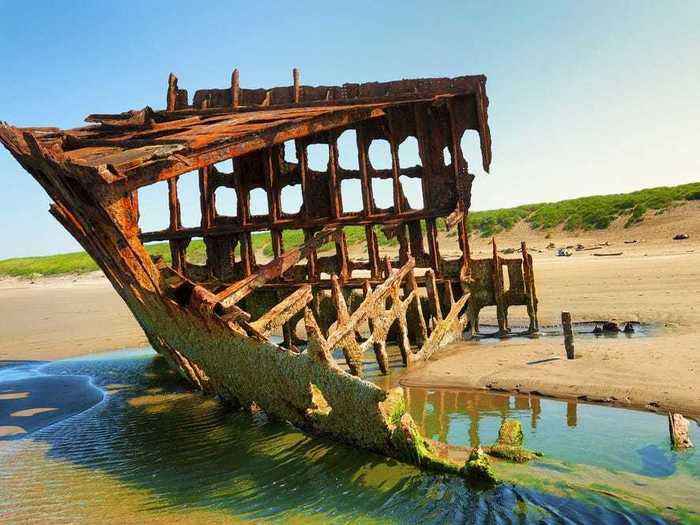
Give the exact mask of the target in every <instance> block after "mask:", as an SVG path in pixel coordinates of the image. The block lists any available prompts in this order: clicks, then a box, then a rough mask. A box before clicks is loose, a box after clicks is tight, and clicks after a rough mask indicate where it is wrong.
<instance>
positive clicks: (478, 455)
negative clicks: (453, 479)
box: [461, 447, 498, 487]
mask: <svg viewBox="0 0 700 525" xmlns="http://www.w3.org/2000/svg"><path fill="white" fill-rule="evenodd" d="M461 473H462V476H463V477H464V478H465V479H467V480H468V481H471V482H473V483H475V484H476V485H481V486H484V487H490V486H494V485H496V483H498V480H497V479H496V475H495V474H494V472H493V470H492V468H491V463H490V462H489V458H488V456H487V455H486V453H485V452H484V451H483V450H482V449H481V447H476V448H475V449H474V450H472V452H471V454H470V455H469V458H468V459H467V461H466V462H465V463H464V466H463V467H462V469H461Z"/></svg>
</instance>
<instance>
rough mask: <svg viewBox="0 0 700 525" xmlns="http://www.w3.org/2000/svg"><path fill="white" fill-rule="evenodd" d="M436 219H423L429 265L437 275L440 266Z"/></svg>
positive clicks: (440, 272) (439, 272)
mask: <svg viewBox="0 0 700 525" xmlns="http://www.w3.org/2000/svg"><path fill="white" fill-rule="evenodd" d="M437 235H438V229H437V221H436V220H435V219H434V218H428V219H425V237H426V240H427V241H428V254H429V256H430V266H431V267H432V268H433V270H435V273H436V274H438V275H441V274H442V269H441V267H440V248H439V246H438V242H437Z"/></svg>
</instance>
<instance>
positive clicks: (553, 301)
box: [0, 203, 700, 415]
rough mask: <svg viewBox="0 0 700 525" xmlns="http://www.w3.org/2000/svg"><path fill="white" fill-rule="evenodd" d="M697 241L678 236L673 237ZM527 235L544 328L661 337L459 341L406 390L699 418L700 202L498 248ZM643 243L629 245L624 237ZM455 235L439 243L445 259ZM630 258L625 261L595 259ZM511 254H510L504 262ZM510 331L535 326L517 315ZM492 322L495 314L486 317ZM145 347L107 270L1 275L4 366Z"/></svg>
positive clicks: (519, 229) (479, 243) (508, 237)
mask: <svg viewBox="0 0 700 525" xmlns="http://www.w3.org/2000/svg"><path fill="white" fill-rule="evenodd" d="M678 232H685V233H688V234H689V235H690V239H688V240H686V241H672V240H671V237H672V236H673V234H674V233H678ZM520 239H525V240H526V241H527V242H528V245H529V247H530V249H531V253H533V256H534V259H535V276H536V282H537V290H538V295H539V299H540V322H541V324H542V325H546V324H550V323H558V322H559V316H560V312H561V311H562V310H569V311H571V312H572V316H573V318H574V321H586V320H597V319H612V318H615V319H617V320H619V321H626V320H636V321H641V322H647V323H655V324H656V325H657V326H659V327H660V328H659V330H658V331H657V333H656V334H655V335H654V336H651V337H640V338H632V339H630V340H625V339H622V338H621V339H620V340H609V339H605V338H601V339H594V338H590V337H589V338H583V337H579V338H577V340H576V353H577V359H575V360H574V361H567V360H566V359H564V350H563V344H562V339H561V338H558V337H549V338H541V339H539V340H526V339H515V338H513V339H510V340H506V341H500V342H498V343H495V344H491V343H488V344H483V343H482V344H476V345H475V344H471V343H464V344H459V345H455V346H454V347H452V348H451V349H450V350H448V351H445V352H442V353H441V354H440V355H439V357H438V358H437V359H435V360H434V361H431V363H429V364H428V365H427V366H425V367H422V368H417V369H415V370H413V371H409V372H408V373H407V374H406V375H405V376H403V377H402V380H401V382H402V384H405V385H408V386H427V387H430V386H449V387H459V388H479V389H483V388H491V389H502V390H508V391H519V392H538V393H540V394H543V395H546V396H554V397H564V398H567V397H576V398H578V397H580V398H586V399H590V400H606V401H611V402H615V403H620V404H623V405H632V406H636V407H648V408H673V409H677V410H679V411H682V412H685V413H686V414H689V415H700V386H699V383H700V381H698V373H699V372H700V335H698V332H697V330H696V327H697V326H698V322H699V321H700V203H692V204H688V205H685V206H682V207H680V208H676V209H673V210H670V211H668V212H667V213H665V214H663V215H661V216H659V217H653V218H650V219H648V220H647V221H645V222H644V223H642V224H641V225H639V226H635V227H632V228H623V227H622V225H621V224H615V225H613V227H611V228H610V229H609V230H607V231H604V232H585V233H582V234H579V235H574V234H571V233H568V232H562V231H559V230H558V231H553V232H549V234H548V235H547V236H546V235H545V233H544V232H532V231H530V230H529V228H527V227H526V226H524V225H522V224H521V225H518V226H516V227H515V228H514V229H513V230H512V231H510V232H507V233H505V234H502V235H498V242H499V247H500V248H515V247H518V246H519V240H520ZM631 240H636V241H637V242H636V243H630V244H627V243H625V241H631ZM549 243H553V244H555V246H556V247H561V246H575V245H576V244H578V243H581V244H583V245H585V246H586V247H594V246H596V245H597V244H599V243H608V245H607V246H603V247H601V248H600V249H598V250H591V251H580V252H577V251H574V255H573V256H572V257H556V255H555V253H556V249H548V248H547V245H548V244H549ZM454 246H455V240H454V237H449V236H448V237H445V238H444V239H443V241H442V242H441V249H442V250H443V253H448V252H449V251H450V250H451V249H452V250H453V249H454ZM471 246H472V255H473V256H474V257H480V256H482V257H488V256H489V254H490V247H489V246H488V243H487V240H486V239H479V238H474V239H472V241H471ZM617 251H622V252H623V254H622V255H621V256H615V257H596V256H593V255H592V254H594V253H607V252H617ZM506 256H507V255H506ZM510 318H511V325H517V324H518V322H519V321H520V322H522V321H524V320H525V312H524V307H523V308H513V309H512V311H511V315H510ZM493 320H494V312H493V308H491V309H490V311H489V309H485V310H484V311H483V312H482V322H485V323H488V322H489V321H493ZM143 344H146V339H145V337H144V335H143V332H142V331H141V329H140V327H139V326H138V324H137V323H136V321H135V320H134V319H133V317H132V316H131V314H130V313H129V311H128V310H127V308H126V306H125V305H124V304H123V302H122V301H121V299H120V298H119V297H118V296H117V294H116V293H115V292H114V291H113V290H112V288H111V286H110V285H109V283H108V282H107V280H106V279H105V278H104V277H103V276H101V275H100V274H89V275H87V276H81V277H77V278H76V277H73V276H67V277H57V278H44V279H40V280H39V281H38V282H37V283H34V284H32V283H30V282H28V281H23V280H16V279H5V280H0V363H2V362H3V361H4V362H5V363H7V362H8V361H9V360H19V359H26V360H40V361H44V360H53V359H58V358H61V357H68V356H75V355H82V354H87V353H92V352H102V351H106V350H112V349H118V348H126V347H135V346H139V345H143Z"/></svg>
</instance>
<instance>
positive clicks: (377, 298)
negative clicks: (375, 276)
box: [328, 259, 415, 348]
mask: <svg viewBox="0 0 700 525" xmlns="http://www.w3.org/2000/svg"><path fill="white" fill-rule="evenodd" d="M414 267H415V261H414V260H413V259H409V261H408V262H407V263H406V264H405V265H403V266H402V267H401V268H400V269H399V270H397V271H395V272H393V273H392V275H391V276H390V277H389V278H388V279H386V280H385V281H384V282H383V283H382V284H380V285H379V286H377V287H376V288H375V289H374V290H373V291H372V293H371V294H370V295H368V296H367V298H365V300H364V301H362V303H361V304H360V306H359V307H358V308H357V309H356V310H355V311H354V312H353V313H352V315H351V316H350V319H349V320H348V322H347V323H345V324H343V325H342V326H336V329H335V330H334V331H333V332H332V333H331V334H329V336H328V344H329V347H331V348H335V346H336V345H337V343H338V341H340V340H341V339H343V338H344V337H346V336H347V334H348V333H349V332H352V333H354V331H355V330H356V329H357V326H358V325H359V323H361V322H362V321H363V320H364V319H366V318H367V315H368V314H369V311H370V310H371V309H372V308H374V307H375V305H377V304H382V305H383V304H384V301H386V299H387V298H388V297H389V295H390V293H391V287H392V286H394V285H395V284H396V283H399V284H400V283H401V281H403V279H404V277H405V276H406V275H407V274H408V273H409V272H410V271H411V270H412V269H413V268H414Z"/></svg>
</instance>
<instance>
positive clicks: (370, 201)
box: [355, 125, 375, 217]
mask: <svg viewBox="0 0 700 525" xmlns="http://www.w3.org/2000/svg"><path fill="white" fill-rule="evenodd" d="M366 133H367V132H366V130H365V128H364V126H362V125H359V126H357V128H356V130H355V138H356V141H357V160H358V164H359V167H360V184H361V188H362V215H363V216H365V217H369V216H371V215H373V214H374V212H375V206H374V195H373V191H372V181H371V180H370V173H369V170H370V167H369V158H368V155H369V152H368V149H367V148H368V144H367V137H366Z"/></svg>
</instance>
